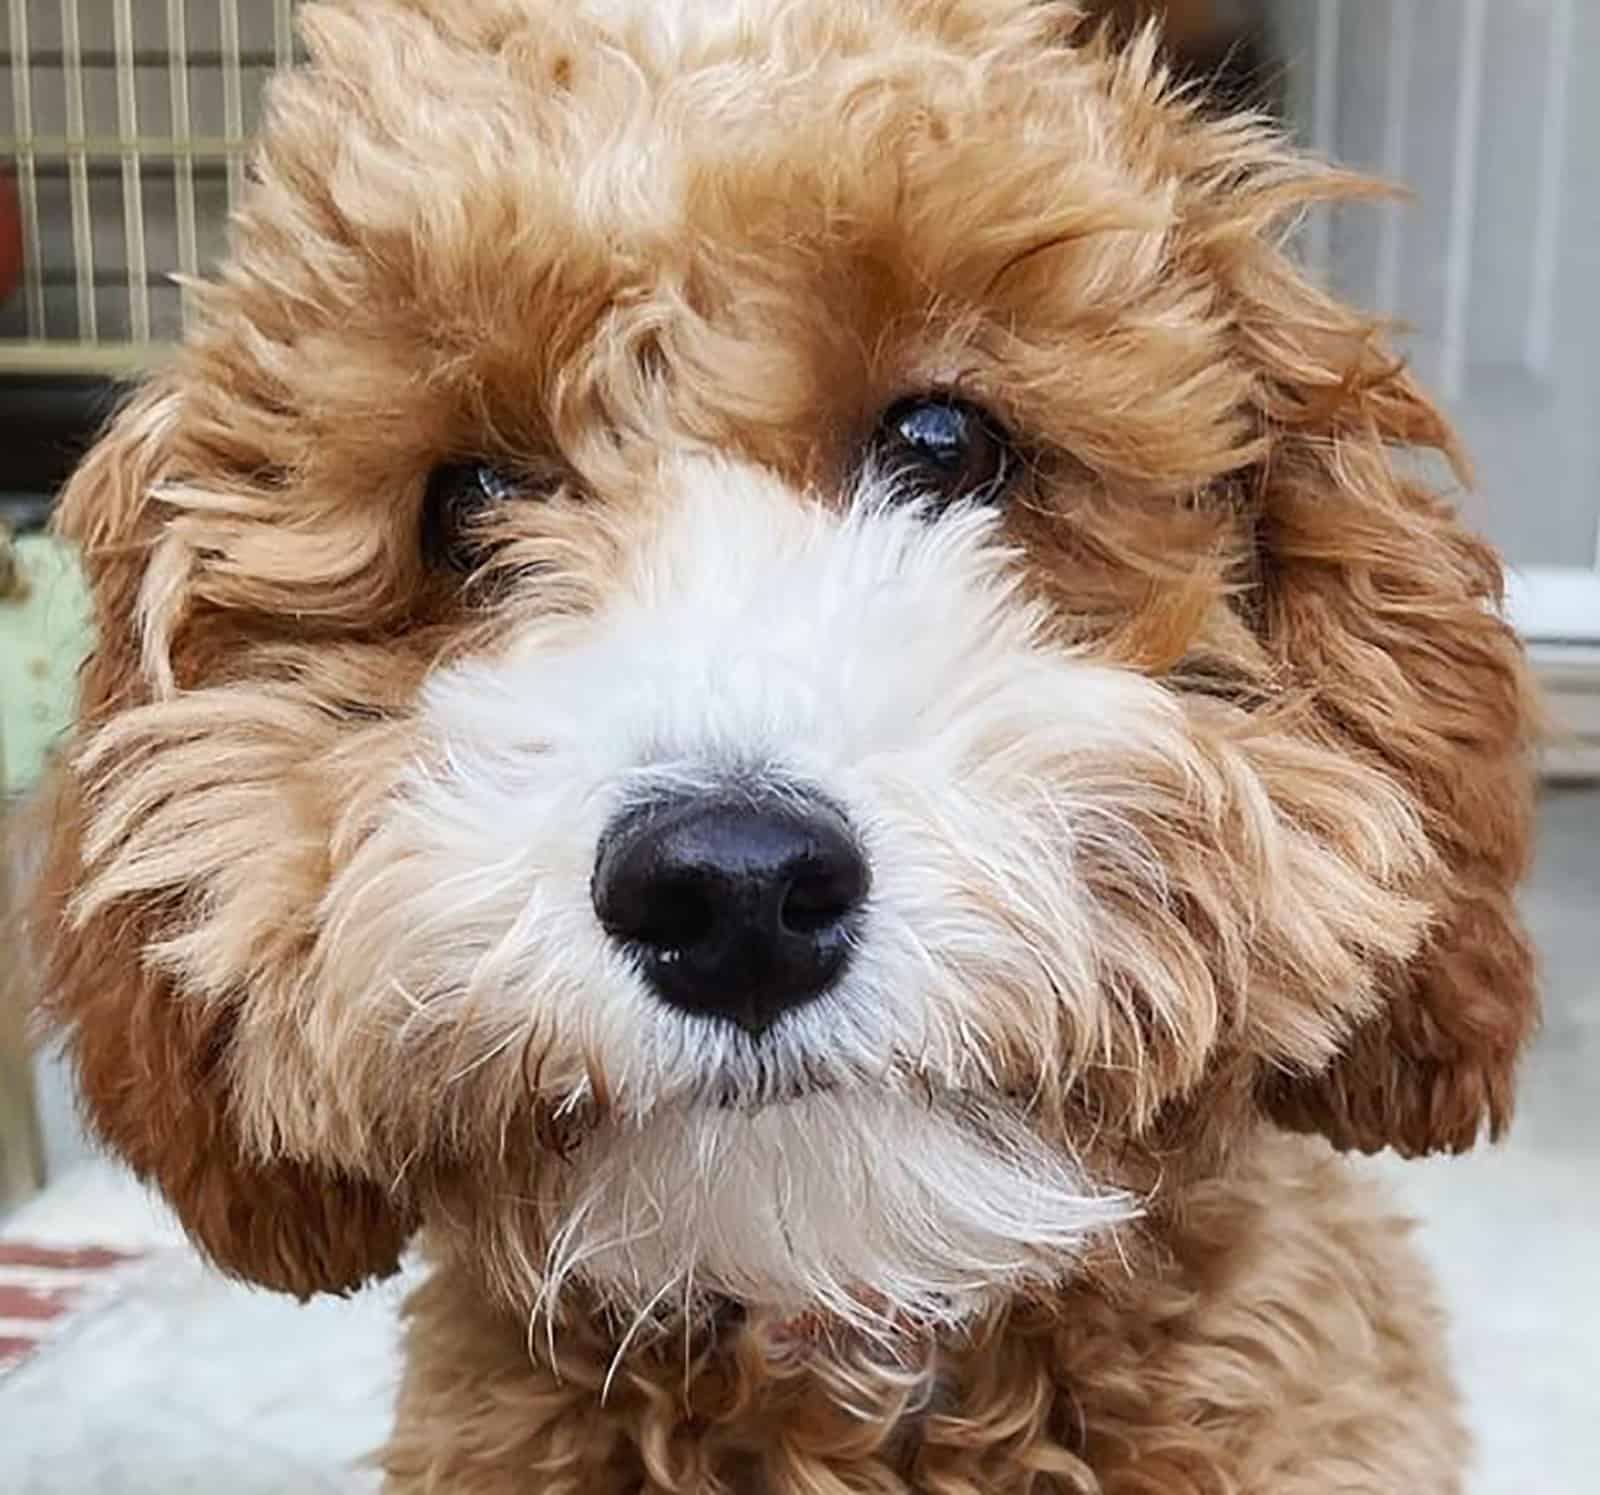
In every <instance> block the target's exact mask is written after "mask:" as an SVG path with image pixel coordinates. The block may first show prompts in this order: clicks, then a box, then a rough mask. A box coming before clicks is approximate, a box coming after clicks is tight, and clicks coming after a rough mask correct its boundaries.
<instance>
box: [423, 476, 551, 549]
mask: <svg viewBox="0 0 1600 1495" xmlns="http://www.w3.org/2000/svg"><path fill="white" fill-rule="evenodd" d="M527 492H528V484H527V483H526V482H525V481H524V480H523V479H521V478H519V477H517V476H516V475H515V474H514V473H509V472H507V471H505V469H503V468H500V467H496V466H494V465H493V464H492V463H489V462H447V463H445V464H444V465H443V466H440V467H436V468H434V470H433V473H432V475H431V476H430V477H429V479H428V491H427V494H426V496H425V497H424V498H423V501H422V553H423V555H424V556H426V557H427V559H428V562H429V564H430V565H434V566H439V567H442V568H445V569H447V570H451V571H461V572H468V571H472V570H473V569H475V567H476V566H477V565H478V563H479V562H480V561H481V560H482V558H483V556H482V549H483V547H482V545H481V544H480V543H479V541H478V537H477V536H476V535H475V534H474V533H473V532H474V530H475V529H477V528H478V527H479V526H481V524H482V523H483V521H484V520H485V519H486V518H487V517H488V516H489V515H490V513H492V512H493V510H494V509H496V508H497V507H499V505H501V504H503V503H505V502H506V501H507V500H509V499H513V498H518V497H520V496H522V495H524V494H526V493H527Z"/></svg>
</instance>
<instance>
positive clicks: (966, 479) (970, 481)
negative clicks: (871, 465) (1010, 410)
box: [873, 395, 1016, 503]
mask: <svg viewBox="0 0 1600 1495" xmlns="http://www.w3.org/2000/svg"><path fill="white" fill-rule="evenodd" d="M873 456H874V457H875V458H876V460H877V462H878V463H879V464H880V465H881V466H882V468H883V469H884V470H885V471H886V472H888V473H889V474H890V475H892V476H893V477H895V478H898V479H900V480H901V481H905V482H908V483H909V484H910V486H911V487H912V489H913V490H914V491H916V492H917V493H920V494H922V495H925V496H926V497H929V498H934V499H938V500H941V501H943V502H947V503H950V502H954V501H955V500H957V499H971V500H974V501H976V502H978V503H992V502H994V501H995V500H996V499H998V498H1000V497H1001V496H1002V495H1003V494H1004V492H1005V490H1006V488H1007V486H1008V485H1009V484H1010V482H1011V479H1012V476H1013V471H1014V468H1015V466H1016V454H1015V452H1014V450H1013V449H1012V445H1011V438H1010V436H1009V435H1008V434H1007V433H1006V429H1005V427H1004V426H1002V425H1001V424H1000V422H999V421H997V420H996V419H995V418H994V417H993V416H992V415H990V414H989V412H988V411H986V410H983V409H980V408H979V407H978V406H977V405H973V404H971V403H969V402H968V401H966V400H958V399H955V398H953V397H951V396H948V395H925V396H916V397H913V398H911V399H905V400H897V401H895V403H894V404H893V405H891V406H890V407H889V408H888V409H887V410H885V411H884V413H883V416H882V418H881V419H880V420H879V422H878V430H877V434H876V436H875V437H874V440H873Z"/></svg>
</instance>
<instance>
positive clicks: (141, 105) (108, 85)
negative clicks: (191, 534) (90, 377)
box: [0, 0, 297, 373]
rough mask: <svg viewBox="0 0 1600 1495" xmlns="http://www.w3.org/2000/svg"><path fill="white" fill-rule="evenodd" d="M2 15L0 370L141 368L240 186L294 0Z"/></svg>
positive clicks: (21, 1) (155, 354)
mask: <svg viewBox="0 0 1600 1495" xmlns="http://www.w3.org/2000/svg"><path fill="white" fill-rule="evenodd" d="M5 7H6V17H7V21H6V25H5V26H4V27H0V49H3V50H0V81H6V80H9V82H10V85H11V94H12V108H11V110H10V111H9V115H10V117H9V118H6V119H0V163H3V164H5V165H11V166H12V167H13V170H14V173H15V176H16V184H17V195H18V198H19V205H20V207H21V216H22V220H23V222H22V229H23V274H22V280H21V283H20V284H19V286H18V287H17V294H16V295H15V297H14V298H13V299H12V300H11V301H10V302H9V303H7V304H6V305H5V306H4V307H3V308H0V370H20V371H25V372H38V373H55V372H68V371H73V370H78V371H83V372H97V373H100V372H108V371H114V372H121V371H124V370H127V371H132V370H137V369H139V368H142V367H146V366H148V365H149V364H150V363H152V362H154V361H158V360H159V359H160V358H162V357H164V356H165V352H166V349H167V348H168V347H169V346H170V344H171V343H172V342H174V341H175V340H176V338H177V337H178V335H179V333H180V331H181V325H182V322H183V320H184V319H185V318H186V317H187V315H188V312H189V309H190V303H191V300H192V291H191V289H190V288H191V287H193V285H194V284H195V283H196V282H197V281H198V280H199V278H200V277H201V276H203V275H204V274H205V273H206V271H207V269H208V268H209V264H208V261H209V259H210V257H211V255H212V254H213V253H214V252H215V246H216V244H217V242H218V238H219V235H220V229H221V225H222V220H223V218H224V217H225V215H226V213H227V212H228V211H229V210H230V209H231V208H232V207H234V206H236V205H237V202H238V199H239V196H240V193H241V191H242V190H243V188H244V186H245V162H246V157H247V153H248V148H249V142H248V139H247V131H248V130H249V128H250V127H251V124H252V121H253V119H254V112H255V104H254V93H255V91H256V89H257V88H258V87H259V86H260V83H261V81H262V79H263V78H264V77H265V75H267V74H268V73H270V72H271V71H272V70H273V69H275V68H278V67H284V66H287V65H290V64H292V63H293V61H294V60H295V56H296V47H295V33H294V16H295V11H296V8H297V0H271V4H270V6H269V5H268V4H267V3H265V0H256V3H254V4H252V5H251V6H250V7H248V8H247V7H246V6H244V5H242V4H241V3H240V0H165V3H164V4H161V5H157V4H155V3H153V0H146V3H138V0H5ZM57 15H59V27H58V25H57V20H56V17H57ZM6 131H10V132H11V133H10V134H9V135H7V134H6V133H5V132H6ZM169 183H170V190H169V185H168V184H169ZM173 285H176V286H178V287H179V292H178V294H173V292H172V291H171V290H170V289H169V288H170V287H171V286H173Z"/></svg>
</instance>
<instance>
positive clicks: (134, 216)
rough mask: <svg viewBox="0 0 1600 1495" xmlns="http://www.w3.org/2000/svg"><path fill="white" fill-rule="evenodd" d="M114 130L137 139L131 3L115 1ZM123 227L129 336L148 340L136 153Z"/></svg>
mask: <svg viewBox="0 0 1600 1495" xmlns="http://www.w3.org/2000/svg"><path fill="white" fill-rule="evenodd" d="M113 14H114V25H115V30H116V46H117V129H118V132H119V133H120V134H121V136H122V138H123V140H124V141H129V140H137V139H138V138H139V94H138V80H137V78H136V76H135V74H134V67H133V0H116V7H115V10H114V13H113ZM122 227H123V238H124V240H125V242H126V245H127V271H128V277H127V278H128V334H129V336H130V338H131V339H132V341H134V342H136V343H147V342H149V341H150V272H149V262H148V259H147V257H146V254H145V232H144V177H143V174H142V172H141V170H140V163H139V153H138V151H136V150H129V149H126V148H124V150H123V152H122Z"/></svg>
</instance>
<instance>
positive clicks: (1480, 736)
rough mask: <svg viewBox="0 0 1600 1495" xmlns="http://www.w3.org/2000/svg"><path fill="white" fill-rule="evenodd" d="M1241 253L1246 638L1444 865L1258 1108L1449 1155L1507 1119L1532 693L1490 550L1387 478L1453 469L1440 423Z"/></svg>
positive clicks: (1359, 329) (1328, 318)
mask: <svg viewBox="0 0 1600 1495" xmlns="http://www.w3.org/2000/svg"><path fill="white" fill-rule="evenodd" d="M1262 249H1263V253H1262V254H1260V255H1259V256H1257V257H1253V258H1252V259H1251V260H1250V262H1249V264H1248V266H1247V267H1241V268H1242V269H1243V270H1244V273H1242V274H1241V275H1240V276H1239V278H1238V280H1237V281H1236V287H1237V289H1238V291H1239V293H1240V297H1241V312H1240V316H1239V321H1238V327H1239V335H1240V336H1241V337H1242V338H1243V340H1244V344H1245V348H1246V352H1247V355H1248V356H1249V357H1250V358H1251V359H1252V361H1253V362H1254V363H1255V364H1256V366H1257V367H1258V368H1259V370H1260V371H1261V373H1260V385H1259V389H1260V395H1259V400H1260V413H1261V416H1262V426H1263V434H1264V436H1265V438H1266V442H1267V450H1268V455H1267V457H1266V459H1265V461H1264V462H1263V464H1262V465H1261V467H1260V468H1259V470H1258V471H1257V472H1256V473H1255V480H1256V492H1255V494H1254V502H1255V506H1256V512H1255V516H1254V517H1255V522H1256V524H1257V526H1258V546H1257V549H1258V556H1259V565H1260V576H1259V594H1258V598H1257V606H1258V608H1259V613H1258V619H1259V628H1260V632H1261V636H1262V639H1263V641H1264V643H1265V645H1266V647H1267V649H1268V650H1269V652H1270V653H1271V655H1272V656H1273V658H1274V660H1275V662H1276V664H1277V666H1278V668H1279V670H1280V671H1281V672H1282V674H1283V675H1284V676H1285V677H1286V679H1287V681H1288V682H1290V684H1291V686H1292V687H1294V688H1296V689H1298V690H1300V691H1303V692H1304V693H1305V695H1306V696H1307V697H1308V699H1309V701H1310V703H1311V704H1312V707H1313V711H1314V721H1315V723H1316V725H1315V728H1314V730H1315V731H1316V732H1317V733H1318V735H1319V736H1320V737H1321V739H1322V740H1323V741H1325V742H1326V743H1328V744H1330V745H1333V746H1335V747H1336V748H1338V749H1339V750H1342V751H1348V752H1349V753H1352V754H1357V755H1360V756H1361V757H1362V758H1364V759H1366V760H1367V761H1369V762H1375V763H1377V764H1379V765H1382V766H1383V767H1384V768H1385V769H1386V770H1387V772H1388V773H1389V774H1391V775H1392V776H1393V778H1394V780H1395V781H1396V782H1397V784H1398V785H1399V787H1401V788H1402V789H1403V790H1404V791H1405V792H1407V793H1408V794H1409V795H1410V797H1411V798H1412V800H1413V802H1414V804H1415V805H1416V806H1417V808H1418V809H1419V811H1420V812H1421V814H1422V817H1423V821H1424V824H1425V826H1426V827H1427V830H1428V832H1429V835H1430V837H1431V839H1432V841H1433V843H1434V846H1435V850H1436V852H1437V855H1438V860H1439V864H1440V866H1441V868H1442V875H1441V876H1440V877H1439V880H1438V882H1437V884H1436V885H1435V886H1432V887H1429V888H1424V889H1421V890H1420V892H1421V894H1422V896H1424V897H1426V898H1428V899H1429V900H1430V902H1431V903H1432V905H1433V909H1434V922H1433V924H1432V927H1431V930H1430V933H1429V935H1428V936H1427V938H1426V940H1425V943H1424V946H1423V948H1422V949H1421V951H1420V952H1419V954H1418V955H1417V956H1416V957H1415V959H1414V960H1413V962H1412V963H1411V965H1410V967H1409V968H1408V969H1406V970H1405V971H1404V972H1402V973H1398V974H1397V975H1396V976H1395V978H1394V979H1393V982H1392V989H1391V990H1390V991H1388V992H1387V993H1386V997H1387V1001H1386V1005H1385V1008H1384V1011H1383V1012H1382V1014H1381V1016H1379V1017H1377V1018H1375V1019H1373V1020H1371V1021H1369V1022H1368V1023H1367V1024H1366V1025H1365V1026H1363V1027H1361V1028H1359V1029H1358V1030H1357V1031H1356V1032H1355V1033H1354V1034H1353V1035H1351V1037H1350V1039H1349V1041H1348V1044H1347V1047H1346V1049H1345V1052H1344V1053H1343V1055H1342V1056H1341V1057H1340V1058H1339V1059H1337V1060H1336V1061H1335V1062H1334V1063H1333V1065H1332V1066H1331V1067H1330V1068H1329V1069H1327V1070H1326V1071H1325V1072H1323V1073H1320V1074H1317V1075H1313V1076H1308V1077H1298V1078H1292V1077H1279V1078H1277V1079H1275V1080H1274V1081H1273V1082H1272V1084H1271V1086H1270V1088H1269V1092H1268V1094H1267V1096H1266V1100H1267V1104H1268V1107H1269V1109H1270V1110H1271V1112H1272V1113H1273V1114H1274V1115H1275V1116H1276V1117H1277V1118H1278V1119H1279V1120H1281V1121H1282V1122H1284V1123H1286V1124H1288V1125H1290V1126H1293V1127H1297V1128H1301V1129H1315V1130H1319V1131H1322V1132H1324V1133H1326V1134H1327V1136H1328V1137H1330V1138H1331V1139H1332V1140H1333V1141H1334V1142H1335V1143H1336V1144H1337V1145H1338V1146H1340V1147H1347V1148H1360V1149H1363V1150H1367V1151H1373V1150H1377V1149H1380V1148H1383V1147H1386V1146H1392V1147H1394V1148H1396V1149H1398V1150H1399V1151H1401V1152H1404V1153H1407V1154H1417V1153H1425V1152H1431V1151H1438V1150H1451V1151H1459V1150H1463V1149H1465V1148H1468V1147H1470V1146H1471V1145H1472V1144H1473V1142H1474V1141H1475V1140H1476V1138H1477V1136H1478V1134H1479V1132H1480V1131H1481V1129H1482V1128H1483V1127H1484V1126H1485V1125H1487V1127H1488V1130H1489V1132H1490V1134H1491V1135H1492V1136H1498V1135H1499V1134H1500V1133H1501V1132H1502V1131H1503V1129H1504V1128H1505V1126H1506V1125H1507V1123H1508V1122H1509V1120H1510V1117H1511V1109H1512V1081H1513V1071H1514V1067H1515V1062H1516V1059H1517V1055H1518V1052H1519V1050H1520V1048H1521V1046H1522V1044H1523V1042H1524V1040H1525V1039H1526V1038H1527V1037H1528V1035H1529V1033H1530V1032H1531V1030H1532V1027H1533V1024H1534V1021H1535V1016H1536V1013H1535V1000H1534V988H1533V962H1532V958H1531V954H1530V950H1529V945H1528V941H1527V938H1526V936H1525V934H1524V932H1523V930H1522V928H1521V925H1520V923H1519V921H1518V917H1517V913H1516V909H1515V907H1514V905H1513V891H1514V889H1515V887H1516V884H1517V883H1518V881H1519V880H1520V878H1521V876H1522V875H1523V872H1524V871H1525V868H1526V865H1527V858H1528V842H1529V834H1530V822H1531V816H1532V799H1533V785H1534V773H1533V768H1532V761H1531V760H1532V747H1533V739H1534V736H1535V708H1534V700H1533V692H1532V690H1531V687H1530V682H1529V677H1528V674H1527V670H1526V666H1525V664H1524V660H1523V655H1522V650H1521V648H1520V646H1519V644H1518V642H1517V640H1516V638H1515V636H1514V635H1513V633H1512V631H1511V629H1510V628H1509V627H1508V626H1507V624H1506V623H1505V622H1504V620H1503V619H1502V617H1501V615H1500V611H1499V608H1500V601H1501V571H1500V566H1499V563H1498V561H1497V560H1496V558H1495V555H1494V553H1493V552H1492V551H1491V550H1490V549H1489V547H1488V546H1486V545H1485V544H1484V543H1483V542H1482V541H1481V540H1479V539H1477V538H1475V537H1474V536H1472V535H1471V534H1469V533H1468V532H1467V531H1466V530H1465V529H1464V528H1463V527H1462V525H1461V524H1460V523H1459V521H1458V520H1457V519H1456V517H1455V515H1454V514H1453V513H1452V511H1451V510H1450V509H1449V508H1448V507H1447V506H1446V505H1445V504H1443V503H1442V502H1440V501H1439V500H1438V499H1437V498H1436V497H1434V496H1433V495H1432V493H1431V492H1430V490H1429V489H1428V488H1426V487H1425V486H1424V485H1423V484H1422V483H1421V482H1419V481H1417V480H1415V479H1413V478H1412V477H1410V476H1407V475H1404V474H1403V473H1402V471H1401V470H1399V468H1398V467H1397V461H1404V460H1406V456H1405V455H1404V454H1403V449H1405V448H1411V449H1417V448H1421V449H1430V450H1432V451H1434V452H1437V453H1442V454H1443V455H1444V456H1446V457H1447V458H1448V459H1449V460H1450V461H1451V463H1452V464H1453V465H1454V467H1455V469H1456V471H1457V473H1458V474H1459V473H1460V472H1461V470H1462V466H1461V463H1460V460H1459V458H1458V455H1457V453H1456V450H1455V447H1454V441H1453V437H1452V435H1451V432H1450V430H1449V428H1448V427H1447V425H1446V423H1445V421H1444V419H1443V418H1442V417H1441V416H1440V414H1439V413H1438V411H1436V410H1435V409H1434V408H1433V406H1432V405H1430V404H1429V403H1428V401H1427V400H1426V399H1425V398H1424V396H1423V395H1422V394H1421V393H1420V392H1419V390H1418V388H1417V386H1416V384H1415V383H1414V382H1413V380H1412V378H1411V376H1410V375H1409V374H1408V373H1407V372H1406V371H1405V370H1404V369H1403V368H1402V367H1401V366H1400V365H1399V364H1398V363H1397V362H1396V361H1395V360H1393V359H1392V358H1391V357H1390V356H1389V355H1388V354H1386V352H1385V351H1384V349H1383V348H1382V346H1381V344H1380V342H1379V339H1378V335H1377V331H1376V329H1375V328H1374V326H1373V325H1372V324H1370V323H1369V322H1367V321H1366V320H1364V319H1362V318H1360V317H1359V316H1357V315H1355V314H1354V313H1352V312H1350V311H1349V310H1348V309H1346V308H1345V307H1343V306H1341V305H1340V304H1338V303H1337V302H1334V301H1332V300H1330V299H1329V298H1327V297H1325V296H1323V295H1322V294H1321V293H1320V292H1318V291H1316V290H1314V289H1313V288H1312V287H1310V286H1309V285H1308V284H1306V283H1305V282H1304V281H1303V280H1302V279H1301V278H1300V277H1299V275H1298V274H1297V273H1296V272H1295V271H1294V270H1292V269H1291V268H1290V267H1289V265H1288V264H1287V262H1286V261H1284V260H1283V259H1282V258H1281V257H1280V256H1278V254H1277V253H1276V251H1275V250H1271V249H1268V248H1266V246H1262ZM1411 465H1412V467H1413V469H1414V468H1415V467H1416V466H1417V465H1418V464H1416V463H1415V462H1413V463H1412V464H1411Z"/></svg>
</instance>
